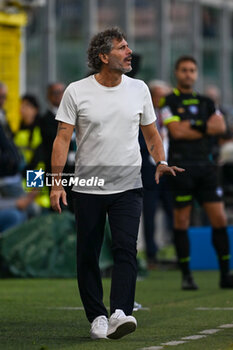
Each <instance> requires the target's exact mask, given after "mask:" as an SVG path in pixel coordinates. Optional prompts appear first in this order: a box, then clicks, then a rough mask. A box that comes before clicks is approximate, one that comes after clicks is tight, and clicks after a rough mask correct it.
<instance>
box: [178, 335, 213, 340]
mask: <svg viewBox="0 0 233 350" xmlns="http://www.w3.org/2000/svg"><path fill="white" fill-rule="evenodd" d="M205 337H207V335H189V336H188V337H183V338H181V339H183V340H197V339H201V338H205Z"/></svg>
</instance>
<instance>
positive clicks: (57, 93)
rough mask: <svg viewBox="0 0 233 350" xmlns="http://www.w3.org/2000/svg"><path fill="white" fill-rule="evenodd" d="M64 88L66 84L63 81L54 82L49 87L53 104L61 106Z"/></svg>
mask: <svg viewBox="0 0 233 350" xmlns="http://www.w3.org/2000/svg"><path fill="white" fill-rule="evenodd" d="M64 90H65V86H64V85H63V84H61V83H57V84H53V85H52V86H51V87H50V88H49V91H48V100H49V102H50V103H51V104H52V105H53V106H55V107H59V105H60V102H61V99H62V96H63V93H64Z"/></svg>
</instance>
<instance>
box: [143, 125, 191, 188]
mask: <svg viewBox="0 0 233 350" xmlns="http://www.w3.org/2000/svg"><path fill="white" fill-rule="evenodd" d="M141 130H142V133H143V136H144V139H145V142H146V145H147V148H148V151H149V153H150V154H151V156H152V157H153V159H154V161H155V162H156V163H159V162H161V161H165V153H164V148H163V143H162V139H161V137H160V135H159V132H158V130H157V128H156V125H155V123H152V124H149V125H141ZM183 171H184V169H182V168H178V167H176V166H172V167H169V166H168V165H166V164H159V165H158V166H157V167H156V173H155V180H156V183H157V184H158V183H159V179H160V177H161V176H162V175H163V174H170V175H173V176H176V172H183Z"/></svg>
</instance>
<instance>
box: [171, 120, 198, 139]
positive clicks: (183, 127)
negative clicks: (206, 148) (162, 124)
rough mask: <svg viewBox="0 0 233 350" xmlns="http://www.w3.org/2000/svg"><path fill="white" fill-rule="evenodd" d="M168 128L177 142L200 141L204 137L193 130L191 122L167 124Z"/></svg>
mask: <svg viewBox="0 0 233 350" xmlns="http://www.w3.org/2000/svg"><path fill="white" fill-rule="evenodd" d="M166 126H167V128H168V131H169V133H170V134H171V136H172V138H173V139H175V140H179V139H182V140H198V139H201V138H202V137H203V133H201V132H200V131H198V130H195V129H192V128H191V124H190V121H189V120H183V121H179V120H177V121H172V122H170V123H168V124H166Z"/></svg>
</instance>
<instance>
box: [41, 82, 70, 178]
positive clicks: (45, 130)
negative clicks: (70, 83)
mask: <svg viewBox="0 0 233 350" xmlns="http://www.w3.org/2000/svg"><path fill="white" fill-rule="evenodd" d="M64 91H65V85H64V84H63V83H61V82H56V83H52V84H49V85H48V87H47V101H48V107H47V110H46V112H45V114H44V115H43V116H42V118H41V134H42V139H43V142H42V146H43V150H44V157H45V169H46V172H48V173H51V155H52V148H53V141H54V140H55V137H56V132H57V126H58V121H57V120H56V119H55V117H56V114H57V110H58V107H59V105H60V102H61V99H62V96H63V93H64Z"/></svg>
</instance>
